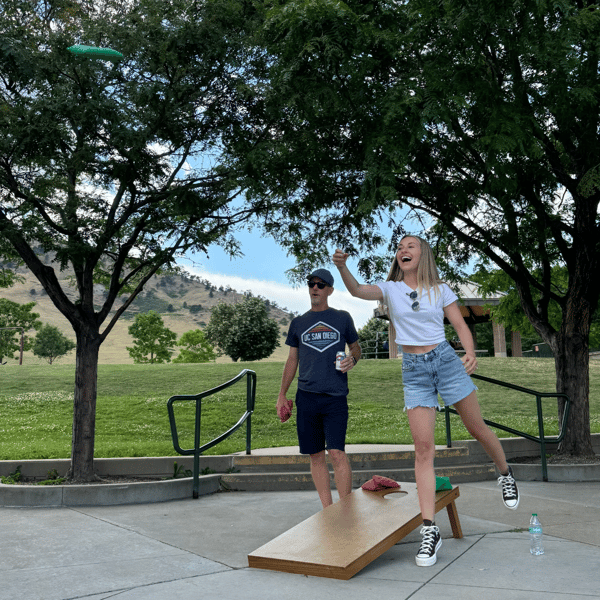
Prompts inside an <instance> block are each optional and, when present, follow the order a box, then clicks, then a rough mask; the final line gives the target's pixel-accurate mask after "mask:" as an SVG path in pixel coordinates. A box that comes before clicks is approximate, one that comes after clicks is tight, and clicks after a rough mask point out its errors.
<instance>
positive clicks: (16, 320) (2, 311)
mask: <svg viewBox="0 0 600 600" xmlns="http://www.w3.org/2000/svg"><path fill="white" fill-rule="evenodd" d="M34 306H35V302H28V303H27V304H18V303H17V302H13V301H12V300H7V299H6V298H0V363H2V362H4V359H5V358H15V356H14V354H15V352H20V351H21V341H22V343H23V348H22V350H23V351H26V350H29V348H30V347H31V343H32V342H31V339H30V338H29V337H28V336H27V335H25V333H26V332H28V331H30V330H31V329H34V330H36V329H39V328H40V327H41V325H42V322H41V321H40V320H39V316H40V315H39V314H38V313H34V312H32V311H33V307H34Z"/></svg>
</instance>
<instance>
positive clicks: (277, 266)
mask: <svg viewBox="0 0 600 600" xmlns="http://www.w3.org/2000/svg"><path fill="white" fill-rule="evenodd" d="M236 238H238V239H239V240H240V241H241V244H242V251H243V252H244V256H242V257H240V258H233V259H232V258H231V257H230V256H229V255H228V254H227V253H226V252H224V251H223V250H222V249H221V248H218V247H212V248H211V249H210V251H209V256H208V257H206V256H201V255H196V256H195V257H194V261H189V260H180V261H179V264H180V265H181V266H183V267H184V268H185V270H186V271H188V272H189V273H191V274H193V275H197V276H198V277H200V278H202V279H206V280H208V281H210V282H211V283H212V284H213V285H215V286H217V287H220V286H221V285H223V286H227V285H229V286H231V287H232V288H233V289H234V290H236V291H238V292H246V291H250V292H252V294H253V295H255V296H262V297H263V298H267V299H269V300H271V301H275V302H277V305H278V306H279V307H280V308H284V309H287V310H288V311H290V312H296V313H299V314H303V313H305V312H306V311H307V310H309V309H310V300H309V295H308V286H306V285H305V286H302V287H294V286H293V285H292V284H290V282H289V280H288V278H287V275H286V271H287V270H288V269H291V268H292V267H294V266H295V261H294V258H293V257H291V256H287V255H286V252H285V250H284V249H283V248H281V247H280V246H278V245H277V244H276V243H275V242H274V241H273V240H272V239H270V238H268V237H261V236H260V234H259V233H258V232H257V231H256V230H255V231H253V232H246V231H244V232H239V233H237V234H236ZM320 266H321V267H323V268H325V269H328V270H329V271H330V272H331V274H332V275H333V278H334V284H333V287H334V292H333V294H332V295H331V296H330V298H329V306H331V307H332V308H337V309H341V310H347V311H348V312H349V313H350V315H351V316H352V318H353V319H354V325H355V327H356V328H357V329H360V328H361V327H363V326H364V325H365V324H366V322H367V321H368V320H369V319H370V318H371V317H372V316H373V310H374V309H375V308H376V307H377V303H376V302H368V301H366V300H360V299H359V298H353V297H352V296H351V295H350V294H349V293H348V292H347V291H346V288H345V286H344V283H343V282H342V280H341V278H340V275H339V273H338V270H337V268H336V267H335V266H334V264H333V263H331V262H330V263H329V264H325V265H320ZM348 266H349V268H350V270H351V272H352V273H353V274H354V275H355V276H357V274H358V269H357V267H356V262H351V261H350V260H349V261H348ZM357 279H359V281H360V278H359V277H357Z"/></svg>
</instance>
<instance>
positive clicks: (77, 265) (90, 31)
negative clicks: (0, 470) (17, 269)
mask: <svg viewBox="0 0 600 600" xmlns="http://www.w3.org/2000/svg"><path fill="white" fill-rule="evenodd" d="M246 8H248V10H250V9H251V5H249V4H247V3H244V2H242V1H241V0H240V1H239V2H238V1H237V0H233V1H231V0H208V1H207V2H201V3H191V2H189V1H187V0H173V1H170V2H164V1H162V0H135V1H133V2H126V3H123V2H120V1H117V0H104V1H103V2H100V3H95V2H88V1H87V0H86V1H77V2H58V3H56V2H52V3H47V2H35V1H33V0H6V1H5V2H3V6H2V11H1V13H0V255H2V256H10V257H11V258H12V257H17V258H19V259H20V260H21V261H22V262H23V263H24V264H25V265H26V266H27V267H28V268H29V270H30V271H31V272H32V273H33V274H34V275H35V276H36V277H37V279H38V280H39V282H40V284H41V285H42V286H43V288H44V290H45V291H46V292H47V293H48V296H49V297H50V298H51V300H52V302H53V303H54V305H55V306H56V307H57V308H58V310H59V311H60V312H61V313H62V314H63V315H64V316H65V317H66V318H67V319H68V321H69V322H70V323H71V325H72V327H73V330H74V332H75V334H76V338H77V361H76V363H77V374H76V384H75V394H74V415H73V442H72V452H71V471H70V477H72V478H74V479H82V480H89V479H91V478H93V477H94V474H93V455H94V431H95V402H96V386H97V364H98V352H99V347H100V345H101V344H102V342H103V341H104V339H105V338H106V336H107V335H109V333H110V331H111V330H112V329H113V327H114V325H115V323H116V322H117V320H118V319H119V318H120V317H121V315H122V314H123V313H124V312H125V311H126V310H127V308H128V307H129V306H130V304H131V303H132V302H133V300H134V299H135V298H136V296H137V295H138V294H139V293H140V291H141V290H142V289H143V287H144V285H145V283H146V282H147V281H148V280H149V279H150V277H152V276H153V275H154V274H156V273H157V272H159V271H160V270H163V271H164V270H167V269H170V268H174V265H175V263H176V260H177V258H178V257H179V256H181V255H182V254H184V253H186V252H196V253H203V252H206V251H207V250H208V248H209V247H210V246H211V245H212V244H221V245H223V246H224V247H225V248H226V249H227V250H228V251H230V252H231V253H233V254H235V253H236V252H238V248H237V245H236V242H235V240H234V239H233V237H232V231H233V230H234V229H235V227H236V226H239V225H240V224H242V223H248V222H249V221H250V220H251V219H252V217H253V216H255V215H256V214H258V213H260V212H261V211H262V210H265V209H266V208H265V202H264V201H262V200H260V199H259V200H256V201H249V200H245V199H244V198H243V197H241V196H240V194H241V190H242V189H243V175H242V176H240V175H239V173H236V172H233V171H232V169H231V168H229V167H226V166H224V165H223V163H222V161H220V160H219V152H220V145H221V143H222V136H223V132H225V131H228V130H229V129H231V128H233V127H234V126H235V123H236V122H238V121H240V120H241V119H243V118H244V116H245V113H246V112H247V109H248V107H249V106H251V105H252V103H253V102H254V100H253V95H252V94H251V93H249V90H250V87H249V83H250V82H251V81H253V80H254V79H256V77H257V76H256V74H255V73H254V72H255V71H256V70H258V69H260V66H261V61H262V58H261V55H260V54H258V53H256V54H255V55H253V54H252V52H251V51H250V50H249V47H248V45H247V43H246V40H247V33H248V31H249V30H250V29H251V28H252V26H253V15H252V12H248V10H246ZM75 44H85V45H89V46H95V47H104V48H112V49H114V50H117V51H119V52H120V53H121V54H122V55H123V59H122V60H120V61H116V62H111V61H107V60H102V59H100V58H93V57H92V58H89V57H87V56H86V55H78V54H74V53H72V52H71V51H69V48H70V47H71V46H73V45H75ZM40 253H51V254H53V255H54V256H55V262H54V264H53V265H52V266H46V265H44V264H43V262H42V261H41V259H40ZM66 268H70V269H71V270H72V272H73V274H74V275H73V281H74V283H75V286H76V293H75V297H73V296H72V295H70V294H68V293H67V291H66V290H65V289H62V287H61V285H60V283H59V281H58V278H57V277H56V274H55V273H56V271H55V270H58V269H61V270H62V269H66ZM99 284H101V285H102V286H103V287H104V290H103V291H104V292H105V293H103V294H97V293H95V290H97V289H98V287H97V286H98V285H99ZM120 296H121V297H122V298H124V301H123V302H121V301H119V302H118V303H115V301H116V299H117V298H118V297H120Z"/></svg>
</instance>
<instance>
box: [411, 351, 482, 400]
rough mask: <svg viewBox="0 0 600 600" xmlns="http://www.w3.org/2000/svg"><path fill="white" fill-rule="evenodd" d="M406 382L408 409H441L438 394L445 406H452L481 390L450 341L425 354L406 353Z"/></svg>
mask: <svg viewBox="0 0 600 600" xmlns="http://www.w3.org/2000/svg"><path fill="white" fill-rule="evenodd" d="M402 383H403V384H404V406H405V408H406V409H407V410H409V409H411V408H416V407H417V406H425V407H433V408H440V404H439V401H438V394H439V395H440V396H441V397H442V400H443V402H444V405H445V406H451V405H452V404H456V403H457V402H460V401H461V400H463V399H464V398H466V397H467V396H468V395H469V394H470V393H471V392H473V391H475V390H476V389H477V387H476V386H475V384H474V383H473V381H472V380H471V378H470V377H469V375H468V374H467V371H466V370H465V366H464V365H463V363H462V360H460V358H459V357H458V354H456V352H455V351H454V349H453V348H452V346H451V345H450V344H449V343H448V342H447V341H445V342H442V343H441V344H439V345H438V346H436V347H435V348H434V349H433V350H431V352H426V353H425V354H408V353H403V354H402Z"/></svg>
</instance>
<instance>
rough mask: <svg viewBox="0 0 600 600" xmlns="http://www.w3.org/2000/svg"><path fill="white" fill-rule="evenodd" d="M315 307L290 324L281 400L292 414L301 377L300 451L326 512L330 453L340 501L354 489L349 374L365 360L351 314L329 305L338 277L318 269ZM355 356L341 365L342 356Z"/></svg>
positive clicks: (281, 409)
mask: <svg viewBox="0 0 600 600" xmlns="http://www.w3.org/2000/svg"><path fill="white" fill-rule="evenodd" d="M308 291H309V296H310V304H311V308H310V310H309V311H308V312H306V313H305V314H303V315H302V316H300V317H296V318H295V319H294V320H293V321H292V322H291V324H290V329H289V332H288V336H287V339H286V341H285V343H286V344H287V345H288V346H289V347H290V352H289V356H288V359H287V361H286V363H285V367H284V369H283V377H282V379H281V390H280V392H279V397H278V399H277V413H278V414H279V416H280V417H284V418H285V416H287V414H289V408H288V406H290V405H291V402H290V401H288V399H287V398H286V394H287V391H288V389H289V387H290V385H291V383H292V381H293V380H294V377H295V376H296V370H297V369H298V366H300V371H299V374H298V391H297V392H296V425H297V430H298V442H299V444H300V453H301V454H309V455H310V471H311V475H312V478H313V481H314V483H315V487H316V488H317V492H318V494H319V498H320V500H321V504H322V505H323V508H326V507H327V506H329V505H330V504H332V503H333V500H332V496H331V486H330V484H329V469H328V467H327V461H326V457H325V449H327V452H328V453H329V457H330V459H331V462H332V464H333V472H334V478H335V485H336V488H337V490H338V493H339V496H340V498H343V497H344V496H347V495H348V494H350V492H351V491H352V469H351V467H350V461H349V460H348V457H347V455H346V452H345V444H346V429H347V426H348V400H347V395H348V375H347V373H348V371H350V370H351V369H352V368H353V367H354V366H355V365H356V363H357V362H358V360H359V359H360V357H361V349H360V345H359V343H358V334H357V333H356V329H355V327H354V322H353V321H352V317H351V316H350V314H349V313H347V312H346V311H342V310H336V309H334V308H330V307H329V303H328V301H329V296H331V294H332V293H333V276H332V275H331V273H330V272H329V271H328V270H327V269H317V270H316V271H315V272H314V273H312V274H311V275H310V276H309V277H308ZM346 345H348V349H349V353H348V354H347V356H346V358H345V359H344V360H343V361H342V362H341V369H340V370H337V369H336V365H335V358H336V353H337V352H340V351H345V350H346Z"/></svg>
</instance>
